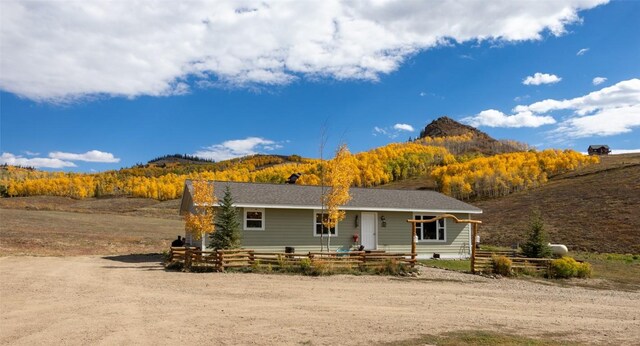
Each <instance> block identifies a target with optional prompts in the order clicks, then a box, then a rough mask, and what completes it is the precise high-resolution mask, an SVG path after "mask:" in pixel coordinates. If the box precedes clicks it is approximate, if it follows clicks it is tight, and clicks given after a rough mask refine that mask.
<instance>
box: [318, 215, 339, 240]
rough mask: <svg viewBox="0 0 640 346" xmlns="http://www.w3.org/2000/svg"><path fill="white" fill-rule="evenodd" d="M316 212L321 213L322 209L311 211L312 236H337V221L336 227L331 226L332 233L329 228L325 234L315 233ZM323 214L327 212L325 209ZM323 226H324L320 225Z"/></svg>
mask: <svg viewBox="0 0 640 346" xmlns="http://www.w3.org/2000/svg"><path fill="white" fill-rule="evenodd" d="M318 214H322V210H314V211H313V236H314V237H321V236H323V237H332V238H333V237H337V236H338V223H339V222H338V223H336V227H333V230H334V232H333V234H332V233H331V230H329V232H327V234H318V233H316V227H317V226H318V222H317V216H318ZM324 214H325V215H327V212H326V210H325V212H324ZM320 225H322V223H320ZM322 227H324V226H322Z"/></svg>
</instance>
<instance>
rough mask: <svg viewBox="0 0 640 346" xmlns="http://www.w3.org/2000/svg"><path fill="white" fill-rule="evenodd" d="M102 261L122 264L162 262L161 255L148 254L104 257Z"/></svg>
mask: <svg viewBox="0 0 640 346" xmlns="http://www.w3.org/2000/svg"><path fill="white" fill-rule="evenodd" d="M102 258H104V259H107V260H110V261H116V262H122V263H150V262H155V263H160V262H162V254H160V253H148V254H130V255H113V256H104V257H102Z"/></svg>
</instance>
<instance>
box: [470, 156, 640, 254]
mask: <svg viewBox="0 0 640 346" xmlns="http://www.w3.org/2000/svg"><path fill="white" fill-rule="evenodd" d="M473 204H474V205H476V206H478V207H479V208H482V209H483V211H484V213H483V214H482V215H481V216H480V219H481V220H482V221H483V225H482V226H481V228H480V232H481V240H482V243H484V244H491V245H502V246H511V245H512V244H514V243H518V242H522V241H523V239H525V235H526V232H527V224H528V219H529V216H530V215H531V211H532V210H533V209H538V210H540V212H541V214H542V217H543V219H544V222H545V227H546V230H547V232H548V233H549V235H550V241H551V242H554V243H561V244H566V245H567V246H569V248H570V249H571V250H588V251H597V252H617V253H636V254H637V253H640V233H639V232H638V230H639V229H640V214H639V213H638V206H640V154H626V155H612V156H608V157H607V156H605V157H603V158H602V162H601V163H600V164H598V165H592V166H587V167H585V168H582V169H579V170H576V171H574V172H571V173H565V174H561V175H557V176H554V177H552V178H551V179H550V180H549V182H548V183H547V184H545V185H543V186H541V187H539V188H536V189H532V190H528V191H522V192H517V193H514V194H511V195H509V196H505V197H501V198H495V199H489V200H483V201H478V202H475V203H473Z"/></svg>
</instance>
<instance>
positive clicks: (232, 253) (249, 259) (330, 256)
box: [169, 247, 416, 271]
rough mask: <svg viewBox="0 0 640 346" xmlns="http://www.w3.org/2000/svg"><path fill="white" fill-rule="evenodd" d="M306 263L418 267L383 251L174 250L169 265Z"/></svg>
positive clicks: (226, 266)
mask: <svg viewBox="0 0 640 346" xmlns="http://www.w3.org/2000/svg"><path fill="white" fill-rule="evenodd" d="M305 259H306V260H307V261H308V262H307V263H310V264H311V265H314V264H318V263H322V264H324V265H331V266H332V267H334V268H351V269H353V268H362V267H368V266H378V265H381V264H384V263H385V262H386V261H394V262H396V263H402V264H405V265H408V266H410V267H413V266H415V263H416V260H415V254H408V253H389V252H381V251H372V252H367V251H350V252H308V253H285V252H256V251H254V250H249V249H234V250H215V251H214V250H209V251H203V250H199V249H198V248H195V247H171V251H170V253H169V261H170V262H178V263H183V264H184V267H185V268H193V267H199V268H205V267H208V268H210V269H211V270H212V271H224V270H226V269H229V268H252V267H255V266H258V267H260V266H271V267H276V268H282V267H294V268H299V267H300V266H301V265H302V264H303V263H304V262H303V260H305Z"/></svg>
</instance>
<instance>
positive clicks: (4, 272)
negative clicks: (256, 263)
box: [0, 256, 640, 345]
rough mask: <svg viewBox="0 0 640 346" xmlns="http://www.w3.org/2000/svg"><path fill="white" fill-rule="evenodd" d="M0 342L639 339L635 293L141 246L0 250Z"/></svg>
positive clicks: (639, 313) (639, 314)
mask: <svg viewBox="0 0 640 346" xmlns="http://www.w3.org/2000/svg"><path fill="white" fill-rule="evenodd" d="M0 312H1V317H0V344H3V345H5V344H12V345H14V344H15V345H42V344H49V345H60V344H62V345H87V344H98V345H129V344H142V345H147V344H148V345H155V344H163V345H164V344H183V343H189V344H195V345H198V344H199V345H203V344H204V345H213V344H222V345H225V344H226V345H236V344H244V345H247V344H256V345H264V344H313V345H318V344H327V345H337V344H341V345H351V344H352V345H356V344H372V343H373V344H375V343H379V342H386V341H394V340H404V339H409V338H412V337H416V336H419V335H420V334H438V333H441V332H445V331H453V330H462V329H474V330H478V329H481V330H497V331H500V332H504V333H513V334H521V335H526V336H537V337H544V338H554V339H565V340H576V341H582V342H587V343H606V344H637V343H638V342H640V293H638V292H619V291H604V290H590V289H584V288H576V287H570V288H563V287H557V286H548V285H541V284H536V283H532V282H526V281H521V280H499V279H498V280H496V279H486V278H482V277H477V276H471V275H466V274H460V273H454V272H446V271H440V270H436V269H426V270H424V271H423V273H422V275H421V276H420V277H418V278H406V279H405V278H392V277H377V276H331V277H319V278H314V277H303V276H288V275H258V274H224V273H206V274H189V273H178V272H165V271H164V270H163V269H162V267H161V266H160V265H159V264H158V263H157V258H155V257H149V256H137V257H136V256H120V257H113V258H111V259H108V258H101V257H1V258H0Z"/></svg>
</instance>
